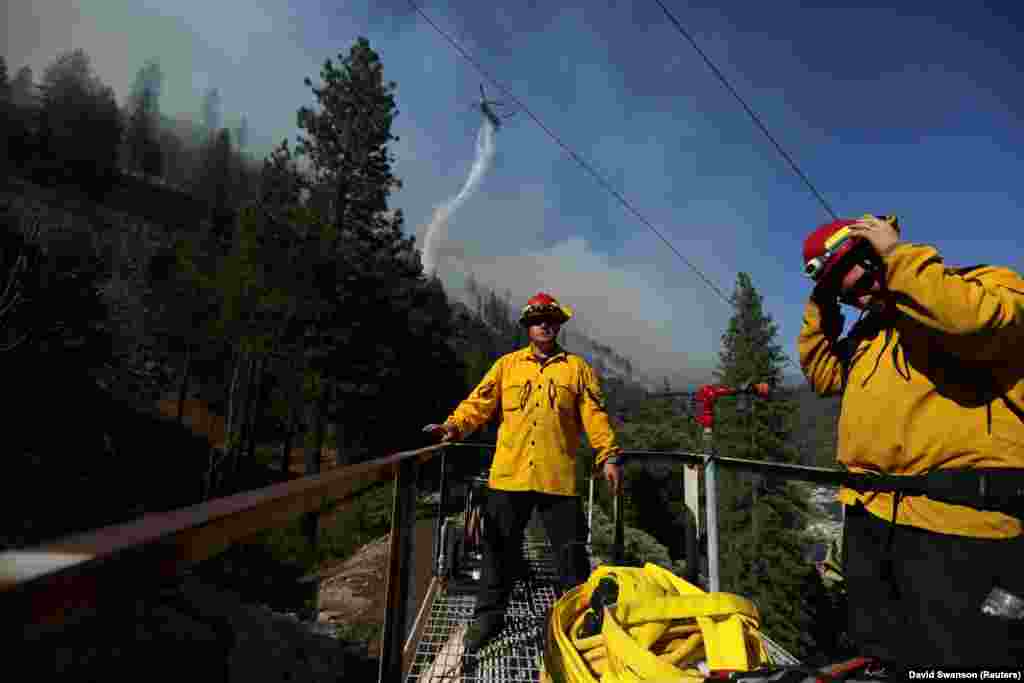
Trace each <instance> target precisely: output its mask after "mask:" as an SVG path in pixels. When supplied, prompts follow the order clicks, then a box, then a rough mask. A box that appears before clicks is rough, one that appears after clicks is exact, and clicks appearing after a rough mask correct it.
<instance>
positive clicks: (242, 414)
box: [228, 353, 257, 486]
mask: <svg viewBox="0 0 1024 683" xmlns="http://www.w3.org/2000/svg"><path fill="white" fill-rule="evenodd" d="M256 365H257V360H256V359H255V358H253V354H252V353H247V354H246V355H245V382H244V383H243V384H242V390H241V396H239V403H238V408H239V412H238V419H237V421H236V423H237V426H236V430H237V432H238V433H237V435H236V438H234V439H232V444H233V445H232V448H231V458H230V459H229V463H228V464H229V472H230V478H231V484H232V486H236V485H237V481H238V475H239V473H240V471H241V465H242V453H243V451H244V449H245V440H246V438H247V437H248V425H249V415H250V413H251V411H252V401H253V398H254V395H255V392H254V391H253V383H254V380H255V379H256V377H255V375H256Z"/></svg>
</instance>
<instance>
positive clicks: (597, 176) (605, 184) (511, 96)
mask: <svg viewBox="0 0 1024 683" xmlns="http://www.w3.org/2000/svg"><path fill="white" fill-rule="evenodd" d="M409 4H410V5H411V6H412V8H413V9H414V10H415V11H416V13H417V14H419V15H420V16H421V17H423V20H424V21H426V22H427V23H428V24H430V26H431V27H432V28H433V29H434V30H435V31H437V32H438V33H439V34H440V35H441V36H442V37H443V38H444V39H445V40H447V41H448V42H449V43H450V44H451V46H452V47H453V48H455V50H456V52H458V53H459V54H460V55H462V57H463V58H464V59H465V60H466V61H467V62H469V63H470V64H471V65H473V68H475V69H476V70H477V71H478V72H479V73H480V75H481V76H483V77H484V78H485V79H487V81H488V82H489V83H490V84H491V85H493V86H494V87H496V88H498V90H500V91H501V92H502V93H504V94H505V96H506V97H508V98H509V99H511V100H512V101H513V102H515V103H516V105H517V106H518V107H519V108H520V109H521V110H522V111H524V112H525V113H526V115H527V116H529V117H530V118H531V119H533V121H534V123H536V124H537V125H538V126H540V127H541V129H542V130H543V131H544V132H545V133H547V134H548V136H549V137H550V138H551V139H552V140H554V141H555V143H556V144H557V145H558V146H559V147H561V148H562V149H563V150H564V151H565V152H566V153H567V154H568V155H569V156H570V157H572V159H573V161H575V162H576V163H577V164H578V165H579V166H580V167H582V168H583V170H585V171H587V172H588V173H590V175H592V176H593V177H594V179H595V180H597V182H598V183H599V184H600V185H601V186H602V187H603V188H604V189H605V190H607V191H608V192H610V193H611V194H612V196H614V197H615V198H616V199H617V200H618V201H619V203H620V204H622V205H623V206H624V207H625V208H626V209H627V210H628V211H629V212H630V213H632V214H633V215H634V216H636V217H637V218H638V219H639V220H640V222H641V223H643V224H644V225H646V226H647V227H648V228H650V229H651V231H652V232H653V233H654V234H655V235H657V236H658V237H659V238H660V239H661V241H662V242H664V243H665V245H666V246H668V248H669V249H671V250H672V251H673V252H674V253H675V255H676V256H678V257H679V258H680V259H682V261H683V263H685V264H686V265H687V266H689V268H690V270H692V271H693V272H694V273H695V274H696V275H697V277H699V278H700V279H701V280H702V281H703V282H704V284H706V285H707V286H708V287H710V288H711V290H712V291H714V292H715V294H717V295H718V296H719V297H720V298H721V299H722V300H723V301H724V302H725V303H727V304H728V305H729V306H730V307H731V306H733V302H732V300H731V299H729V297H727V296H726V295H725V293H723V292H722V290H721V289H719V288H718V287H717V286H716V285H715V283H713V282H712V281H711V280H709V279H708V278H707V277H706V276H705V275H704V273H702V272H701V271H700V269H698V268H697V266H695V265H693V263H692V262H691V261H690V260H689V259H688V258H686V257H685V256H683V255H682V254H681V253H679V250H677V249H676V248H675V247H674V246H672V243H671V242H669V241H668V240H667V239H665V236H664V235H662V234H661V233H660V232H659V231H658V229H657V228H655V227H654V225H652V224H651V222H650V221H649V220H647V218H645V217H644V215H643V214H641V213H640V211H638V210H637V209H636V207H634V206H633V204H631V203H630V202H629V200H628V199H626V198H625V197H624V196H623V195H622V193H620V192H619V191H618V190H616V189H615V188H614V187H612V185H611V183H609V182H608V181H607V180H605V179H604V177H603V176H602V175H601V174H600V173H598V172H597V171H595V170H594V168H593V167H592V166H591V165H590V164H589V163H587V161H586V160H585V159H583V158H582V157H580V155H578V154H576V152H574V151H573V150H572V149H571V148H570V147H569V146H568V145H567V144H566V143H564V142H563V141H562V140H561V138H559V137H558V136H557V135H555V133H554V132H552V130H551V129H550V128H548V127H547V126H545V125H544V122H543V121H541V120H540V119H539V118H538V117H537V116H536V115H535V114H534V113H533V112H532V111H530V109H529V108H528V107H527V106H526V105H525V104H523V103H522V101H520V100H519V98H518V97H516V96H515V95H514V94H512V92H510V91H509V90H508V88H506V87H505V86H503V85H502V84H501V83H499V82H498V81H497V80H495V79H494V78H493V77H492V76H491V75H490V74H489V73H488V72H487V70H486V69H484V68H483V66H481V65H480V63H479V62H477V61H476V60H475V59H473V57H472V56H471V55H470V54H469V53H467V52H466V51H465V50H464V49H463V48H462V46H461V45H459V44H458V43H457V42H456V41H455V39H454V38H452V37H451V36H449V35H448V34H447V33H445V32H444V30H442V29H441V28H440V27H439V26H438V25H437V24H435V23H434V22H433V21H432V20H431V19H430V17H429V16H427V15H426V13H425V12H424V11H423V10H422V9H420V7H419V6H418V5H417V4H416V3H415V2H413V0H409Z"/></svg>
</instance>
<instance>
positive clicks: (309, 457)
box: [304, 390, 323, 477]
mask: <svg viewBox="0 0 1024 683" xmlns="http://www.w3.org/2000/svg"><path fill="white" fill-rule="evenodd" d="M322 394H323V390H321V395H322ZM320 405H321V398H320V397H319V396H318V397H316V398H314V399H313V400H312V401H310V403H309V404H308V406H307V407H306V411H307V415H308V418H307V420H306V424H307V425H308V426H309V427H310V429H311V432H310V433H308V434H307V435H306V438H305V444H304V446H305V465H306V471H305V473H304V474H305V475H306V476H307V477H308V476H309V475H311V474H319V473H320V449H321V447H322V446H323V413H322V412H321V410H320Z"/></svg>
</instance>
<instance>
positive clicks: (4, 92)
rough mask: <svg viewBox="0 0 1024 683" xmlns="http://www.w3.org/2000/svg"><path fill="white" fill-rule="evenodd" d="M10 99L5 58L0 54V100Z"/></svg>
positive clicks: (9, 85)
mask: <svg viewBox="0 0 1024 683" xmlns="http://www.w3.org/2000/svg"><path fill="white" fill-rule="evenodd" d="M9 99H11V83H10V81H9V80H8V75H7V60H6V59H4V56H3V55H0V101H3V102H7V101H8V100H9Z"/></svg>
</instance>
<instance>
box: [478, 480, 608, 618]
mask: <svg viewBox="0 0 1024 683" xmlns="http://www.w3.org/2000/svg"><path fill="white" fill-rule="evenodd" d="M535 509H536V510H537V513H538V516H539V517H540V520H541V522H542V523H543V525H544V530H545V531H546V532H547V535H548V540H549V541H550V542H551V547H552V548H553V549H554V553H555V561H556V563H557V567H558V575H559V576H558V578H559V583H560V586H559V589H560V590H561V591H563V592H564V591H566V590H568V589H570V588H572V587H573V586H576V585H578V584H580V583H583V582H584V581H586V580H587V577H588V576H589V575H590V558H589V556H588V555H587V547H586V542H587V521H586V519H585V518H584V517H583V506H582V504H581V502H580V499H579V497H578V496H557V495H553V494H548V493H538V492H536V491H499V490H496V489H488V490H487V501H486V503H485V505H484V515H483V516H484V533H483V537H482V539H481V541H482V544H483V569H482V574H481V576H480V588H479V591H478V592H477V600H476V613H477V614H481V613H483V612H488V611H492V610H496V611H501V610H504V609H505V607H506V605H507V604H508V599H509V596H510V595H511V593H512V585H513V583H514V582H515V580H516V577H517V576H518V575H519V574H521V573H522V572H524V571H525V569H526V563H525V560H524V558H523V531H524V530H525V529H526V525H527V524H528V523H529V521H530V515H531V513H532V512H533V511H534V510H535Z"/></svg>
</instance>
